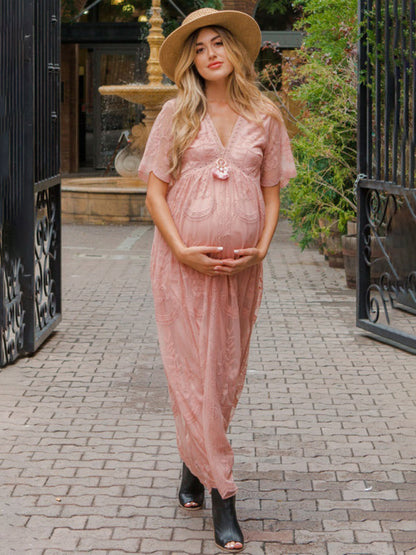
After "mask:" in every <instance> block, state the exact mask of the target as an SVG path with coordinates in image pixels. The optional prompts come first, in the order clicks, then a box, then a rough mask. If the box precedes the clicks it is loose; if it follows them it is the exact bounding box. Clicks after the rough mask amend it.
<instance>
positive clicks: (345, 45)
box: [295, 0, 358, 64]
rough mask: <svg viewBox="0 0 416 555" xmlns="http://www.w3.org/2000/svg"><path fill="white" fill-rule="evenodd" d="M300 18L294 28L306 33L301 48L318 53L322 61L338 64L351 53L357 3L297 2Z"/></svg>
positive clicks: (353, 0)
mask: <svg viewBox="0 0 416 555" xmlns="http://www.w3.org/2000/svg"><path fill="white" fill-rule="evenodd" d="M295 4H296V5H298V6H299V7H302V9H303V17H302V18H301V19H300V20H299V21H298V22H297V23H296V25H295V28H296V29H297V30H302V31H304V32H305V33H306V35H305V42H304V46H305V48H307V49H313V50H317V51H319V52H320V53H321V54H322V55H323V56H324V57H325V59H324V60H323V61H325V60H326V59H330V60H331V61H333V62H334V63H335V64H338V63H342V62H343V60H344V59H345V56H348V55H349V54H350V53H351V52H354V51H355V48H356V44H357V38H358V28H357V10H358V7H357V0H297V1H296V2H295Z"/></svg>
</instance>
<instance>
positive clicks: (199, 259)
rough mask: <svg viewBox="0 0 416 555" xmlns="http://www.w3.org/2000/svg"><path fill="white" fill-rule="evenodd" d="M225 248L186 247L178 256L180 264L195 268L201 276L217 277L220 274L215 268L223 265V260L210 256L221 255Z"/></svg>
mask: <svg viewBox="0 0 416 555" xmlns="http://www.w3.org/2000/svg"><path fill="white" fill-rule="evenodd" d="M222 251H223V247H184V248H182V249H181V251H180V253H178V254H177V258H178V260H179V262H182V264H185V265H186V266H189V267H190V268H193V269H194V270H196V271H197V272H200V273H201V274H205V275H207V276H217V275H218V272H217V271H215V270H214V268H216V267H218V266H220V265H221V264H222V260H219V259H218V258H211V257H210V256H209V255H210V254H219V253H221V252H222Z"/></svg>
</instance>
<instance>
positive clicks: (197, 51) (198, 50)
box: [196, 48, 204, 54]
mask: <svg viewBox="0 0 416 555" xmlns="http://www.w3.org/2000/svg"><path fill="white" fill-rule="evenodd" d="M203 50H204V49H203V48H197V49H196V53H197V54H201V52H202V51H203Z"/></svg>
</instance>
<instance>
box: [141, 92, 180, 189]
mask: <svg viewBox="0 0 416 555" xmlns="http://www.w3.org/2000/svg"><path fill="white" fill-rule="evenodd" d="M174 111H175V100H168V101H167V102H165V104H164V105H163V108H162V109H161V111H160V112H159V114H158V116H157V118H156V119H155V122H154V124H153V127H152V129H151V131H150V134H149V137H148V139H147V142H146V148H145V150H144V153H143V157H142V160H141V162H140V166H139V177H140V179H142V180H143V181H145V182H146V183H147V180H148V179H149V174H150V172H153V173H154V174H155V176H156V177H158V178H159V179H161V180H162V181H165V182H166V183H169V181H170V180H171V176H170V173H169V168H170V157H169V151H170V148H171V144H172V120H173V114H174Z"/></svg>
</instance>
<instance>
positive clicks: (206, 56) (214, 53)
mask: <svg viewBox="0 0 416 555" xmlns="http://www.w3.org/2000/svg"><path fill="white" fill-rule="evenodd" d="M194 64H195V67H196V69H197V71H198V73H199V75H200V76H201V77H202V78H203V79H205V81H220V80H222V79H226V78H227V77H228V76H229V75H230V74H231V73H232V71H233V69H234V68H233V66H232V65H231V62H230V60H229V59H228V57H227V54H226V52H225V48H224V44H223V42H222V38H221V37H220V35H219V34H218V33H217V31H215V29H213V28H212V27H204V28H203V29H201V30H200V31H199V33H198V36H197V38H196V44H195V57H194Z"/></svg>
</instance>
